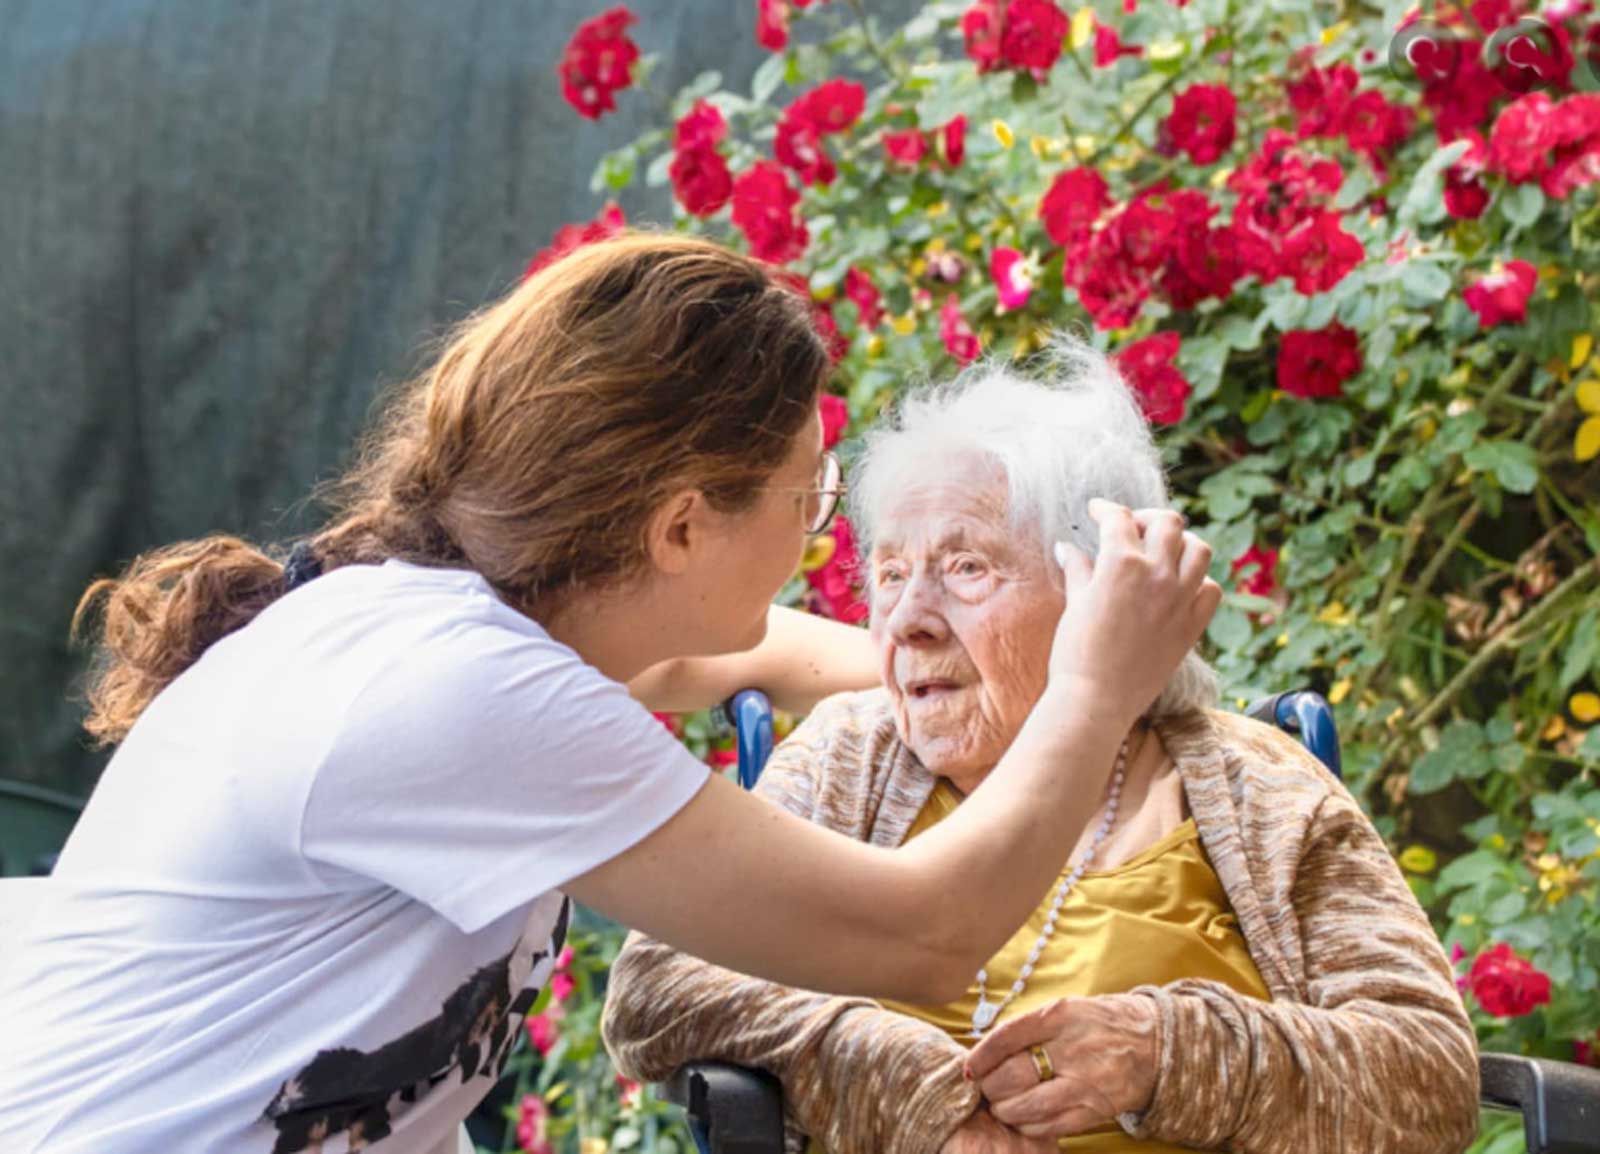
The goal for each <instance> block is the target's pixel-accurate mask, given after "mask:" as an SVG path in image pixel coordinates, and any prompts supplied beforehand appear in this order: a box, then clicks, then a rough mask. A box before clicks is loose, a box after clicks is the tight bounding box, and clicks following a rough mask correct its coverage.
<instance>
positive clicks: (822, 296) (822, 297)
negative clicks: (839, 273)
mask: <svg viewBox="0 0 1600 1154" xmlns="http://www.w3.org/2000/svg"><path fill="white" fill-rule="evenodd" d="M838 295H839V290H838V289H837V288H835V287H834V286H833V285H831V284H830V285H823V286H822V287H821V288H819V289H812V290H811V296H812V298H813V299H815V300H819V301H831V300H832V299H833V298H834V297H836V296H838Z"/></svg>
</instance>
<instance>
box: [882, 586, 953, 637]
mask: <svg viewBox="0 0 1600 1154" xmlns="http://www.w3.org/2000/svg"><path fill="white" fill-rule="evenodd" d="M887 625H888V627H889V636H890V637H892V638H893V639H894V641H895V643H896V644H898V645H906V644H915V643H916V642H919V641H923V642H926V641H940V640H943V639H944V638H945V637H947V636H949V633H950V625H949V623H948V622H947V621H946V620H945V619H944V615H943V614H942V613H941V612H940V611H939V599H938V593H937V590H936V588H935V586H934V583H933V582H931V581H929V580H927V579H926V578H924V577H920V576H919V577H916V578H913V579H912V580H911V581H910V582H908V583H907V585H906V588H905V590H904V592H902V593H901V594H900V597H899V599H898V600H896V601H895V604H894V608H893V609H891V610H890V611H889V619H888V621H887Z"/></svg>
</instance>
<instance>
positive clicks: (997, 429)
mask: <svg viewBox="0 0 1600 1154" xmlns="http://www.w3.org/2000/svg"><path fill="white" fill-rule="evenodd" d="M1043 360H1044V364H1045V368H1046V370H1047V371H1046V372H1045V373H1043V374H1042V375H1041V377H1038V378H1036V377H1034V376H1032V375H1031V374H1030V375H1029V376H1022V375H1019V374H1018V373H1017V372H1016V371H1015V370H1014V369H1013V367H1012V366H1011V364H1009V363H1008V362H1004V361H997V360H989V361H983V362H979V363H978V364H975V365H973V366H971V367H969V368H968V369H966V370H965V371H963V372H962V373H960V374H959V375H958V376H956V377H955V378H954V379H953V380H950V381H946V382H942V383H934V384H930V385H925V386H922V387H919V388H916V389H913V390H912V391H911V392H909V393H907V394H906V395H905V396H904V397H903V398H902V399H901V400H900V402H899V403H898V404H897V405H896V406H895V408H894V409H893V411H892V412H891V413H890V414H888V416H887V418H886V419H885V420H883V421H880V422H878V423H877V424H875V425H874V426H873V427H872V428H870V429H869V430H868V431H867V433H866V436H865V438H864V444H863V448H862V452H861V454H860V456H859V457H858V458H857V459H856V461H855V463H854V464H853V465H852V468H851V477H850V495H849V501H850V512H851V520H852V523H853V526H854V528H855V530H856V534H857V536H858V538H859V539H860V541H861V550H862V554H863V556H864V557H865V556H868V555H870V552H871V549H872V544H873V540H874V537H875V535H876V525H877V520H878V514H879V512H880V510H881V509H882V508H883V506H884V503H885V500H886V498H888V497H889V496H890V494H891V493H892V492H894V491H896V490H898V489H899V488H900V487H901V486H902V485H903V483H904V481H905V480H906V478H908V477H915V476H917V475H918V474H919V473H924V474H925V473H926V471H928V470H932V469H938V468H940V462H947V461H950V460H953V459H958V458H960V457H962V456H965V455H970V456H977V457H979V458H981V459H984V460H986V461H988V462H991V463H993V464H994V465H996V466H998V467H999V468H1000V470H1001V471H1002V473H1003V474H1004V476H1005V479H1006V484H1007V489H1008V498H1009V501H1008V508H1009V512H1010V518H1011V525H1012V529H1013V531H1014V532H1015V533H1017V534H1018V535H1019V536H1021V537H1023V538H1024V539H1027V538H1029V537H1031V538H1032V539H1033V540H1034V541H1035V542H1037V544H1038V547H1039V549H1040V551H1041V552H1042V553H1043V554H1044V555H1045V556H1046V557H1049V556H1050V555H1051V552H1052V547H1053V545H1054V543H1055V542H1056V541H1071V542H1072V543H1073V544H1074V545H1076V546H1077V547H1078V548H1079V549H1081V550H1083V551H1084V552H1085V553H1086V554H1088V555H1089V556H1090V557H1093V556H1094V555H1095V552H1096V551H1097V549H1098V544H1099V530H1098V529H1097V528H1096V526H1095V523H1094V522H1093V521H1092V520H1090V518H1089V513H1088V505H1089V499H1090V498H1091V497H1102V498H1105V499H1106V500H1109V501H1115V502H1117V503H1119V504H1122V505H1127V506H1129V507H1131V508H1152V507H1169V506H1170V504H1171V502H1170V499H1169V497H1168V495H1167V483H1166V474H1165V470H1164V469H1163V467H1162V463H1161V453H1160V450H1159V449H1157V448H1156V444H1155V441H1154V439H1153V438H1152V437H1151V434H1150V426H1149V423H1148V422H1147V421H1146V420H1145V417H1144V414H1143V413H1142V412H1141V411H1140V409H1139V405H1138V402H1137V401H1136V400H1135V399H1134V397H1133V394H1132V393H1131V392H1130V391H1129V389H1128V386H1127V385H1126V384H1125V383H1124V382H1123V380H1122V378H1121V376H1119V375H1118V373H1117V370H1116V368H1115V367H1114V366H1113V365H1112V363H1111V362H1110V360H1108V359H1107V358H1106V356H1105V355H1104V354H1103V353H1100V352H1098V351H1096V350H1095V349H1093V348H1091V347H1089V346H1088V345H1086V344H1084V343H1083V342H1082V341H1080V340H1078V339H1076V338H1072V337H1065V336H1061V337H1057V338H1056V340H1054V341H1053V342H1052V343H1051V345H1050V346H1049V349H1048V351H1047V353H1046V355H1045V357H1044V358H1043ZM1048 568H1049V570H1050V572H1051V573H1052V574H1054V577H1055V579H1056V580H1057V581H1062V580H1064V578H1063V577H1062V574H1061V572H1060V570H1059V568H1058V567H1057V566H1056V565H1055V563H1054V562H1053V561H1052V562H1050V564H1049V566H1048ZM1218 693H1219V690H1218V685H1217V675H1216V673H1215V671H1213V670H1212V668H1211V667H1210V665H1208V664H1207V663H1206V662H1205V660H1204V659H1203V658H1201V656H1200V655H1199V654H1198V653H1194V652H1191V653H1190V654H1189V655H1188V656H1186V657H1185V658H1184V659H1183V661H1182V663H1181V664H1180V665H1179V666H1178V668H1177V670H1176V671H1175V672H1174V673H1173V675H1172V677H1171V679H1170V680H1169V681H1168V682H1167V686H1166V688H1165V689H1164V690H1163V691H1162V693H1161V696H1160V697H1159V698H1157V699H1156V702H1155V704H1154V705H1152V706H1151V708H1150V710H1149V711H1148V714H1147V716H1150V717H1163V716H1170V715H1172V714H1176V713H1182V712H1186V711H1188V710H1191V709H1201V708H1210V707H1213V706H1215V705H1216V703H1217V698H1218Z"/></svg>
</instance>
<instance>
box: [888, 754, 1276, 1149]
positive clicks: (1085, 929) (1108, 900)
mask: <svg viewBox="0 0 1600 1154" xmlns="http://www.w3.org/2000/svg"><path fill="white" fill-rule="evenodd" d="M958 804H960V796H959V795H958V794H957V793H956V791H955V790H954V789H953V788H952V787H951V786H950V784H949V783H948V782H945V781H942V780H941V781H940V782H939V784H938V785H937V786H936V787H935V789H934V791H933V794H932V795H931V796H930V797H929V798H928V802H927V804H926V805H925V806H923V808H922V812H921V813H919V814H918V815H917V819H916V821H915V822H914V823H912V826H911V830H910V832H909V833H908V834H907V835H906V836H907V840H908V841H909V840H910V839H911V838H913V837H916V836H917V835H918V834H920V833H922V832H923V831H924V830H928V829H932V828H933V827H934V826H935V825H937V824H938V823H939V822H940V821H942V820H943V819H944V818H946V817H948V816H949V815H950V814H951V813H953V812H955V808H956V806H957V805H958ZM1054 897H1055V893H1054V890H1053V889H1052V891H1051V892H1050V893H1048V894H1046V895H1045V896H1044V898H1043V900H1041V901H1040V903H1039V907H1038V908H1037V909H1035V910H1034V911H1033V915H1032V916H1031V917H1030V918H1029V919H1028V924H1027V925H1025V926H1023V927H1022V928H1021V929H1020V930H1018V931H1017V932H1016V934H1014V935H1013V936H1012V938H1011V940H1010V941H1009V942H1007V943H1006V944H1005V946H1004V948H1002V949H1001V951H1000V952H999V953H998V954H996V955H995V956H994V958H993V959H992V960H991V961H990V962H989V965H988V967H987V969H988V975H989V979H988V983H987V985H988V989H989V996H990V998H991V1000H998V999H999V998H1000V997H1002V996H1003V995H1005V994H1006V993H1008V992H1009V991H1010V989H1011V983H1012V982H1013V981H1015V980H1016V977H1017V974H1018V973H1019V972H1020V971H1021V969H1022V965H1023V963H1024V962H1025V961H1026V960H1027V956H1028V951H1030V950H1031V949H1033V945H1034V943H1035V942H1036V941H1038V939H1039V934H1040V933H1041V932H1043V930H1044V921H1045V916H1046V914H1047V913H1048V912H1049V907H1050V903H1051V901H1052V900H1054ZM1179 978H1208V979H1210V980H1211V981H1214V982H1221V983H1222V984H1224V985H1226V986H1229V987H1231V988H1233V989H1235V990H1238V991H1239V992H1240V993H1242V994H1248V995H1250V996H1252V997H1256V998H1261V999H1263V1000H1266V999H1268V998H1270V997H1271V995H1270V993H1269V992H1268V990H1267V987H1266V984H1265V983H1264V982H1263V981H1262V980H1261V975H1260V973H1258V972H1257V970H1256V966H1255V963H1254V962H1253V961H1251V960H1250V951H1249V949H1248V947H1246V945H1245V941H1244V935H1242V934H1241V933H1240V932H1239V926H1238V922H1237V921H1236V919H1235V918H1234V915H1233V910H1232V909H1231V908H1230V906H1229V905H1228V898H1227V895H1226V893H1225V892H1224V891H1223V888H1222V883H1221V882H1220V881H1219V880H1217V875H1216V873H1215V872H1214V871H1213V870H1212V868H1211V863H1210V862H1209V861H1208V860H1207V859H1206V855H1205V850H1204V849H1203V848H1202V847H1201V845H1200V835H1199V832H1198V831H1197V830H1196V828H1195V824H1194V821H1193V819H1190V820H1188V821H1185V822H1184V823H1183V824H1182V825H1180V826H1178V827H1177V828H1176V829H1174V830H1173V831H1172V832H1171V833H1169V834H1168V835H1167V836H1166V837H1164V838H1162V839H1161V840H1160V841H1158V842H1156V843H1155V844H1154V845H1152V846H1150V847H1149V848H1148V849H1146V850H1145V851H1144V852H1143V853H1141V854H1139V855H1138V856H1137V857H1134V858H1132V859H1131V860H1129V861H1127V862H1125V863H1123V864H1122V865H1120V866H1117V867H1116V868H1115V869H1109V870H1099V871H1090V872H1088V873H1085V874H1084V875H1083V877H1082V878H1080V879H1079V880H1078V883H1077V884H1076V885H1075V886H1073V887H1072V891H1071V892H1070V894H1069V895H1068V897H1067V900H1066V903H1065V904H1064V905H1063V906H1062V907H1061V913H1060V914H1059V915H1057V917H1056V931H1055V934H1054V935H1053V936H1052V937H1051V939H1050V942H1049V944H1048V945H1046V947H1045V949H1044V952H1043V954H1041V955H1040V958H1039V961H1038V962H1037V963H1036V964H1035V965H1034V967H1033V976H1032V977H1031V978H1029V979H1028V984H1027V987H1026V988H1025V989H1024V990H1023V992H1022V994H1021V995H1020V996H1019V997H1018V998H1017V1000H1016V1001H1014V1002H1012V1003H1011V1004H1010V1005H1009V1006H1007V1007H1006V1010H1005V1013H1003V1014H1002V1015H1001V1017H1000V1020H1001V1021H1006V1020H1009V1019H1011V1018H1013V1017H1016V1016H1017V1015H1019V1014H1025V1013H1027V1012H1028V1011H1030V1010H1036V1009H1038V1008H1040V1007H1041V1006H1044V1005H1047V1004H1048V1003H1050V1002H1053V1001H1055V1000H1056V999H1057V998H1062V997H1067V996H1073V997H1087V996H1089V995H1092V994H1120V993H1126V992H1127V991H1129V990H1131V989H1133V988H1134V987H1135V986H1143V985H1157V986H1159V985H1165V984H1166V983H1168V982H1172V981H1176V980H1178V979H1179ZM883 1004H884V1005H885V1006H886V1007H888V1008H889V1009H892V1010H897V1011H898V1012H900V1013H902V1014H909V1015H910V1016H912V1017H914V1018H920V1019H922V1020H923V1021H925V1022H931V1023H933V1024H934V1025H936V1026H938V1027H939V1028H941V1029H943V1030H945V1031H946V1032H947V1033H949V1034H950V1036H951V1037H953V1038H955V1039H956V1040H957V1041H959V1042H961V1044H962V1045H964V1046H967V1047H968V1048H970V1047H972V1046H973V1045H975V1044H976V1042H975V1040H974V1039H972V1038H970V1037H968V1035H969V1034H970V1033H971V1032H972V1011H973V1008H974V1007H975V1006H976V1005H977V1004H978V986H977V982H976V981H974V982H973V984H972V985H971V986H970V987H969V988H968V989H967V993H966V996H965V997H963V998H962V999H961V1000H960V1001H958V1002H951V1003H949V1004H948V1005H943V1006H913V1005H906V1004H902V1003H897V1002H884V1003H883ZM1060 1145H1061V1148H1062V1149H1063V1150H1071V1151H1073V1152H1074V1154H1109V1152H1110V1151H1127V1150H1137V1151H1139V1152H1140V1154H1155V1152H1158V1151H1159V1152H1161V1154H1168V1152H1171V1154H1180V1150H1181V1148H1180V1147H1177V1146H1171V1145H1168V1144H1167V1143H1164V1142H1139V1141H1136V1140H1134V1139H1133V1138H1130V1137H1129V1136H1128V1135H1127V1134H1125V1133H1124V1132H1123V1131H1122V1130H1121V1129H1120V1128H1116V1127H1110V1128H1107V1129H1106V1130H1104V1131H1097V1132H1095V1133H1093V1134H1085V1135H1081V1136H1079V1137H1075V1138H1067V1139H1063V1140H1062V1141H1061V1144H1060Z"/></svg>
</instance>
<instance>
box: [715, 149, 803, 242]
mask: <svg viewBox="0 0 1600 1154" xmlns="http://www.w3.org/2000/svg"><path fill="white" fill-rule="evenodd" d="M799 203H800V193H799V192H798V191H796V190H795V189H794V188H791V187H790V185H789V180H788V178H787V177H786V176H784V174H783V169H782V168H780V167H778V166H777V165H776V164H774V163H772V162H771V161H770V160H758V161H756V163H755V164H753V165H751V166H750V168H749V169H748V170H746V171H745V172H742V173H740V174H739V176H738V177H737V178H736V179H735V180H734V182H733V223H734V224H735V225H736V226H737V227H738V228H739V230H740V231H741V232H743V233H744V235H745V239H746V240H748V241H749V242H750V251H751V252H752V253H753V254H755V256H756V257H758V258H759V259H761V260H766V261H771V262H772V263H774V264H784V263H786V262H788V261H791V260H794V259H795V258H796V257H798V256H799V255H800V254H801V253H803V252H805V250H806V245H807V243H809V241H810V239H811V236H810V234H809V233H808V232H807V231H806V226H805V222H804V221H802V220H801V219H799V217H798V216H797V215H796V213H795V208H796V206H797V205H799Z"/></svg>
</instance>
